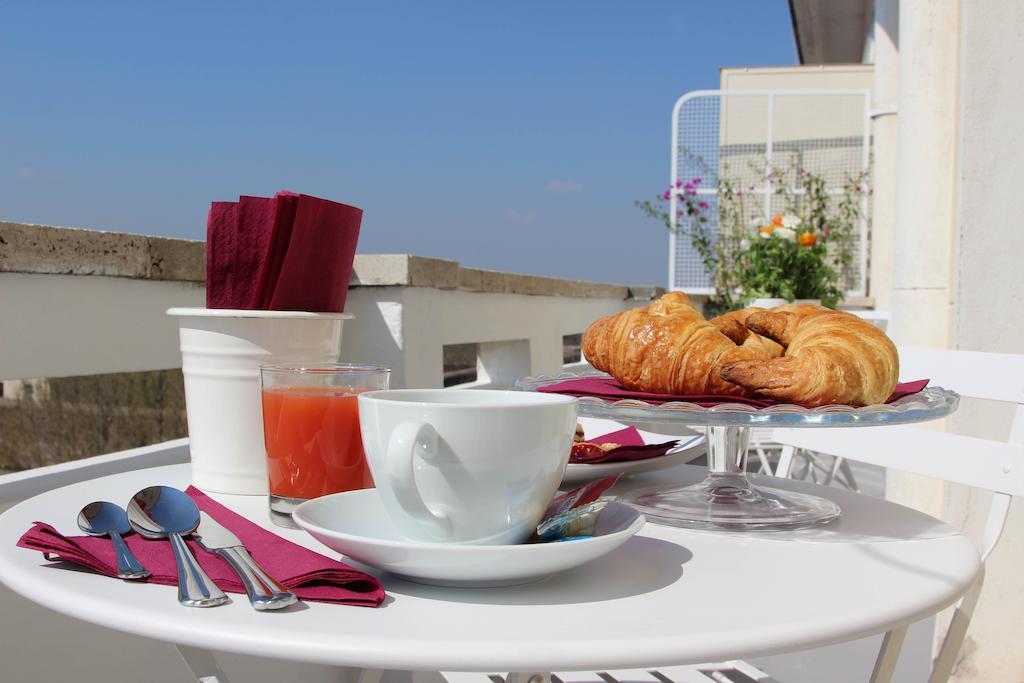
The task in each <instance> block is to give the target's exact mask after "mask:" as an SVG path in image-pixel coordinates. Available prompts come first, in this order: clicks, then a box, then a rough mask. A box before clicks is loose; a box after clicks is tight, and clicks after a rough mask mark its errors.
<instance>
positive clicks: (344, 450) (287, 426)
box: [260, 363, 391, 528]
mask: <svg viewBox="0 0 1024 683" xmlns="http://www.w3.org/2000/svg"><path fill="white" fill-rule="evenodd" d="M390 377H391V370H390V369H389V368H384V367H380V366H376V365H353V364H348V363H310V364H302V363H294V364H288V363H284V364H273V365H261V366H260V388H261V394H262V396H261V398H262V402H263V437H264V443H265V445H266V451H267V476H268V481H269V484H270V518H271V520H272V521H273V522H274V523H275V524H278V525H279V526H285V527H289V528H297V527H296V525H295V523H294V522H293V521H292V511H293V510H294V509H295V508H296V507H297V506H298V505H299V504H300V503H303V502H305V501H307V500H309V499H310V498H317V497H319V496H325V495H327V494H329V493H339V492H341V491H355V490H357V489H365V488H372V487H373V477H372V476H371V475H370V469H369V467H368V466H367V464H366V455H365V454H364V453H363V440H362V435H361V433H360V431H359V406H358V403H357V401H356V397H357V396H358V395H359V394H361V393H363V392H364V391H373V390H376V389H387V388H388V381H389V379H390Z"/></svg>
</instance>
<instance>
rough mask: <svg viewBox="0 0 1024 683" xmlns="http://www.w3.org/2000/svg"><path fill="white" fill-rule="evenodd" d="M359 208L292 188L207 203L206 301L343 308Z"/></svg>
mask: <svg viewBox="0 0 1024 683" xmlns="http://www.w3.org/2000/svg"><path fill="white" fill-rule="evenodd" d="M362 216H363V211H362V209H358V208H356V207H354V206H348V205H347V204H340V203H338V202H332V201H329V200H326V199H319V198H317V197H311V196H309V195H300V194H295V193H293V192H287V191H282V192H278V193H277V194H276V195H275V196H274V197H272V198H265V197H240V198H239V200H238V201H237V202H213V204H212V205H211V206H210V214H209V217H208V219H207V229H206V306H207V308H233V309H269V310H292V311H314V312H321V313H322V312H336V313H340V312H341V311H343V310H344V309H345V299H346V296H347V294H348V282H349V278H350V277H351V275H352V262H353V260H354V258H355V252H356V243H357V241H358V239H359V227H360V224H361V222H362Z"/></svg>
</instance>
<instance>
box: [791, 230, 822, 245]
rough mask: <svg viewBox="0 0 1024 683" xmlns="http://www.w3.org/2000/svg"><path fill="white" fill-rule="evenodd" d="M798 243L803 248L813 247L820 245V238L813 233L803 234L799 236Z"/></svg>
mask: <svg viewBox="0 0 1024 683" xmlns="http://www.w3.org/2000/svg"><path fill="white" fill-rule="evenodd" d="M796 243H797V244H799V245H800V246H801V247H813V246H814V245H815V244H817V243H818V236H817V235H815V234H814V233H813V232H803V233H800V234H799V235H797V237H796Z"/></svg>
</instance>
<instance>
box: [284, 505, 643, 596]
mask: <svg viewBox="0 0 1024 683" xmlns="http://www.w3.org/2000/svg"><path fill="white" fill-rule="evenodd" d="M293 518H294V519H295V522H296V523H297V524H298V525H299V526H300V527H302V528H303V529H305V530H306V531H307V532H309V533H310V534H311V535H312V536H313V538H315V539H317V540H318V541H320V542H321V543H323V544H324V545H326V546H327V547H328V548H331V549H332V550H336V551H337V552H339V553H341V554H342V555H345V556H347V557H350V558H351V559H353V560H356V561H357V562H361V563H363V564H366V565H369V566H371V567H376V568H378V569H383V570H385V571H388V572H391V573H392V574H397V575H399V576H401V577H403V578H405V579H408V580H410V581H415V582H417V583H428V584H433V585H439V586H463V587H484V586H511V585H515V584H520V583H527V582H529V581H534V580H537V579H540V578H543V577H545V576H548V575H549V574H554V573H556V572H560V571H564V570H566V569H572V568H573V567H578V566H579V565H582V564H585V563H587V562H590V561H591V560H594V559H596V558H598V557H601V556H602V555H605V554H607V553H610V552H611V551H612V550H615V549H616V548H618V547H619V546H620V545H622V544H623V543H625V542H626V541H627V540H628V539H629V538H630V537H631V536H633V535H634V534H635V533H636V532H638V531H640V528H641V527H643V525H644V518H643V516H642V515H640V514H638V513H637V512H636V511H635V510H633V508H631V507H629V506H628V505H623V504H622V503H616V502H614V501H612V502H610V503H608V507H606V508H605V509H604V511H603V512H602V513H601V517H600V519H599V522H598V529H597V535H595V536H594V537H593V538H581V539H579V540H576V541H563V542H561V543H536V544H526V545H455V544H446V543H417V542H414V541H408V540H405V539H404V538H402V537H401V535H399V533H398V531H397V530H396V529H395V527H394V525H393V524H392V523H391V519H390V518H389V517H388V515H387V513H386V512H385V511H384V506H383V505H382V504H381V502H380V498H379V497H378V496H377V491H376V489H365V490H362V491H348V492H346V493H335V494H333V495H330V496H324V497H322V498H314V499H313V500H310V501H307V502H305V503H303V504H302V505H300V506H299V507H298V508H296V509H295V512H294V514H293Z"/></svg>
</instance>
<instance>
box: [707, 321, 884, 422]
mask: <svg viewBox="0 0 1024 683" xmlns="http://www.w3.org/2000/svg"><path fill="white" fill-rule="evenodd" d="M746 326H747V328H748V329H750V330H751V331H752V332H756V333H757V334H760V335H763V336H765V337H768V338H769V339H772V340H774V341H777V342H778V343H780V344H782V345H783V346H784V347H786V352H785V355H784V356H783V357H782V358H771V359H767V360H742V361H736V362H732V363H728V364H723V365H722V368H721V375H722V379H724V380H727V381H729V382H733V383H735V384H737V385H739V386H741V387H744V388H746V389H749V390H751V391H753V392H754V393H757V394H763V395H765V396H770V397H771V398H774V399H777V400H781V401H787V402H791V403H798V404H800V405H805V406H822V405H829V404H833V403H841V404H846V405H857V406H863V405H870V404H872V403H882V402H883V401H885V400H886V399H887V398H888V397H889V395H890V394H891V393H892V390H893V388H894V387H895V386H896V382H897V380H898V378H899V357H898V356H897V354H896V347H895V346H894V345H893V343H892V341H890V339H889V338H888V337H887V336H885V333H883V332H882V331H881V330H879V329H878V328H877V327H875V326H874V325H871V324H870V323H867V322H865V321H863V320H861V319H860V318H858V317H857V316H855V315H853V314H852V313H845V312H842V311H833V310H830V309H828V308H824V307H822V306H815V305H811V304H800V305H792V304H791V305H788V306H779V307H778V308H775V309H772V310H770V311H758V312H756V313H752V314H751V315H750V316H749V317H748V318H747V320H746Z"/></svg>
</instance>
